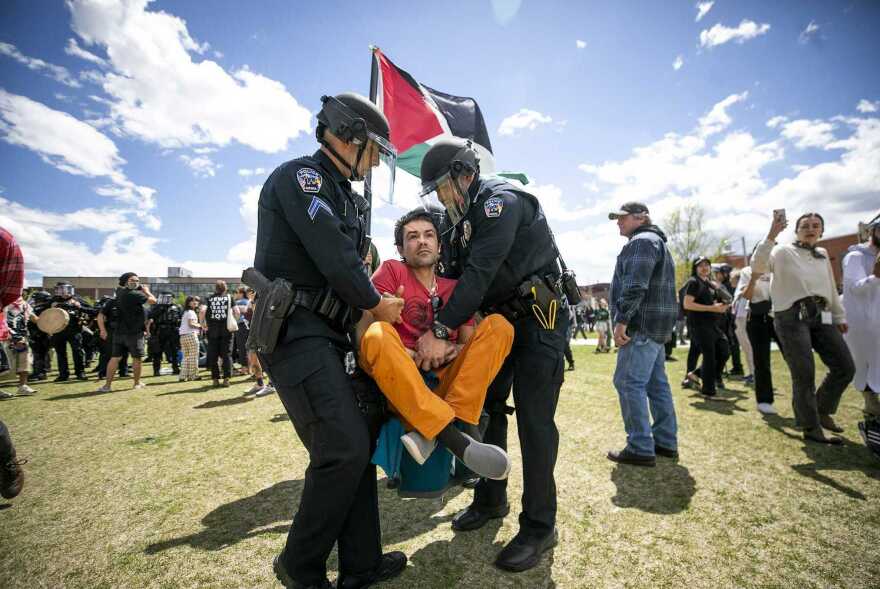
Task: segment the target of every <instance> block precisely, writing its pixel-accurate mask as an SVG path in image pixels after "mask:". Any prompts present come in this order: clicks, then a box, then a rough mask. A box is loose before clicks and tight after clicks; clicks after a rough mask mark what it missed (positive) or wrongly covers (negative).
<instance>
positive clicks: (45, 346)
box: [28, 290, 52, 381]
mask: <svg viewBox="0 0 880 589" xmlns="http://www.w3.org/2000/svg"><path fill="white" fill-rule="evenodd" d="M28 304H30V306H31V309H32V310H33V316H32V317H33V318H34V321H30V322H29V323H28V337H29V342H30V347H31V353H32V354H33V356H34V364H33V369H32V370H31V375H30V376H29V377H28V380H29V381H39V380H46V375H47V373H48V372H49V371H50V370H51V369H52V366H51V360H50V356H49V347H50V345H51V342H50V338H49V335H48V334H46V333H45V332H43V331H42V330H41V329H40V328H39V327H37V323H36V321H35V320H36V318H37V317H39V315H40V313H42V312H43V311H45V310H46V309H48V308H50V307H51V306H52V295H51V294H49V293H48V292H46V291H44V290H38V291H36V292H34V293H33V294H31V296H30V298H29V300H28Z"/></svg>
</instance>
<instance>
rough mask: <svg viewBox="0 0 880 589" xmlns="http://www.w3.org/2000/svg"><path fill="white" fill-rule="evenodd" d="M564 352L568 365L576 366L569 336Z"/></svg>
mask: <svg viewBox="0 0 880 589" xmlns="http://www.w3.org/2000/svg"><path fill="white" fill-rule="evenodd" d="M562 353H563V354H565V361H566V362H568V365H569V366H574V356H573V355H572V353H571V341H570V340H569V339H568V338H566V340H565V348H564V349H563V350H562Z"/></svg>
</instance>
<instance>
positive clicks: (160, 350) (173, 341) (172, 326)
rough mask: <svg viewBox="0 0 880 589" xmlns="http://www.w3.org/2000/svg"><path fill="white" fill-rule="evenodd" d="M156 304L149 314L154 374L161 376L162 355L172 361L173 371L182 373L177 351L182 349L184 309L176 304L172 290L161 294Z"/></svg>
mask: <svg viewBox="0 0 880 589" xmlns="http://www.w3.org/2000/svg"><path fill="white" fill-rule="evenodd" d="M156 301H157V302H156V304H155V305H153V306H152V308H151V309H150V311H149V314H148V315H147V332H148V333H149V334H150V339H149V341H148V346H149V348H150V357H151V358H152V360H153V376H159V370H160V369H161V367H162V356H163V355H164V356H165V357H166V358H167V359H168V361H169V362H171V371H172V372H173V373H174V374H180V365H179V363H178V360H177V352H178V350H180V335H179V334H178V330H179V329H180V318H181V317H182V316H183V311H181V309H180V307H179V306H177V305H175V304H174V295H173V294H172V293H170V292H163V293H160V294H159V297H158V298H157V299H156Z"/></svg>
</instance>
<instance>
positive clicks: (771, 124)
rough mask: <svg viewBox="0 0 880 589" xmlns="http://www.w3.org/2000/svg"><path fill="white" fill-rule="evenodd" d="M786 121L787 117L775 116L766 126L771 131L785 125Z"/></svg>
mask: <svg viewBox="0 0 880 589" xmlns="http://www.w3.org/2000/svg"><path fill="white" fill-rule="evenodd" d="M786 121H788V117H783V116H781V115H780V116H776V117H773V118H772V119H770V120H769V121H767V126H768V127H770V128H771V129H775V128H777V127H779V126H780V125H781V124H783V123H785V122H786Z"/></svg>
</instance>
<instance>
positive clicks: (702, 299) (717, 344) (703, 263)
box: [684, 257, 730, 398]
mask: <svg viewBox="0 0 880 589" xmlns="http://www.w3.org/2000/svg"><path fill="white" fill-rule="evenodd" d="M711 271H712V263H711V262H710V261H709V258H705V257H702V258H697V259H696V260H694V263H693V265H692V266H691V278H690V279H689V280H688V282H687V285H686V286H687V288H686V289H685V295H684V309H685V311H687V312H688V319H689V321H690V326H689V328H688V332H689V333H690V336H691V345H692V346H693V345H696V346H697V348H698V349H699V350H700V352H701V353H702V354H703V365H702V367H701V368H700V369H698V370H696V371H694V372H695V373H699V376H700V378H701V379H702V386H701V388H700V393H701V394H702V395H703V396H704V397H707V398H714V397H715V395H716V394H717V388H719V387H723V386H724V384H723V382H722V376H721V375H722V372H723V370H724V364H725V363H726V362H727V358H728V356H729V355H730V348H729V346H728V342H727V336H726V335H725V334H724V332H723V331H722V330H721V329H722V325H721V323H722V320H723V317H724V315H725V313H727V310H728V308H730V305H729V304H727V303H724V302H722V298H723V297H724V293H722V292H721V291H720V289H721V288H723V287H722V286H721V285H719V284H718V283H717V282H714V281H712V280H710V273H711ZM689 375H690V373H689Z"/></svg>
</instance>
